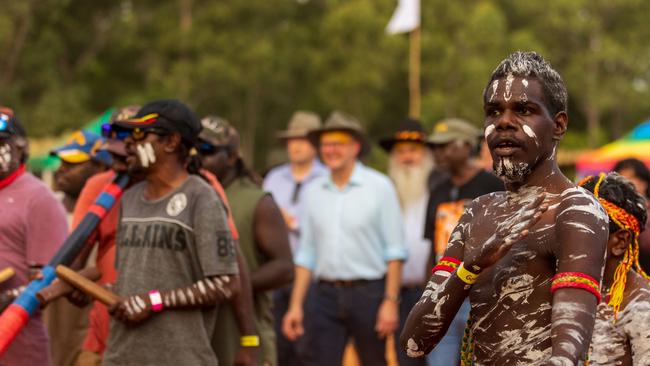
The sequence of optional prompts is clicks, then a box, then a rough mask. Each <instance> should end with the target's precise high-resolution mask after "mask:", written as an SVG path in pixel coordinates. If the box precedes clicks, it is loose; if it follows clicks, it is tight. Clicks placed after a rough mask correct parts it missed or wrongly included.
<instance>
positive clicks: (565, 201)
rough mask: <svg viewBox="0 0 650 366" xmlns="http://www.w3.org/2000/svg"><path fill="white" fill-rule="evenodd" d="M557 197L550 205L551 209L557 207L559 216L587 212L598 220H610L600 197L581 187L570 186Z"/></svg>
mask: <svg viewBox="0 0 650 366" xmlns="http://www.w3.org/2000/svg"><path fill="white" fill-rule="evenodd" d="M556 197H557V201H556V202H555V204H553V205H552V206H550V207H549V210H553V209H556V214H557V216H558V217H560V216H562V215H564V214H573V215H576V214H585V215H588V216H593V217H595V218H596V219H597V220H598V221H603V222H609V219H608V218H607V213H606V212H605V210H604V209H603V208H602V206H601V205H600V203H599V202H598V199H597V198H596V197H594V195H593V194H591V193H590V192H589V191H587V190H585V189H583V188H581V187H578V186H572V187H569V188H567V189H565V190H564V191H562V193H560V194H559V195H556Z"/></svg>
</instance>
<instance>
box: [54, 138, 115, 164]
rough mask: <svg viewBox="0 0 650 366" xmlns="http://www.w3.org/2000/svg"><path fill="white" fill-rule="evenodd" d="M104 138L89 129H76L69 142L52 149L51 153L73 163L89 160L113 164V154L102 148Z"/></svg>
mask: <svg viewBox="0 0 650 366" xmlns="http://www.w3.org/2000/svg"><path fill="white" fill-rule="evenodd" d="M103 145H104V139H103V138H102V137H101V136H99V135H97V134H95V133H92V132H89V131H84V130H80V131H76V132H75V133H73V134H72V136H71V137H70V139H69V140H68V142H67V143H66V144H65V145H63V146H61V147H58V148H56V149H54V150H52V151H50V155H52V156H57V157H58V158H59V159H61V160H63V161H65V162H67V163H72V164H78V163H84V162H86V161H88V160H94V161H96V162H99V163H102V164H105V165H111V164H112V163H113V158H112V157H111V154H110V153H109V152H108V151H106V150H103V149H102V146H103Z"/></svg>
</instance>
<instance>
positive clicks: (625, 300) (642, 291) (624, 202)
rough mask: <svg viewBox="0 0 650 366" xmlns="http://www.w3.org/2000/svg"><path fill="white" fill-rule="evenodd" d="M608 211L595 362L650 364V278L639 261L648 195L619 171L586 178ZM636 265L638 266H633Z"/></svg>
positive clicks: (593, 352)
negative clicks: (619, 173)
mask: <svg viewBox="0 0 650 366" xmlns="http://www.w3.org/2000/svg"><path fill="white" fill-rule="evenodd" d="M580 185H581V186H582V187H583V188H585V189H587V190H589V191H591V192H593V193H594V195H595V196H596V198H598V201H600V204H601V205H602V206H603V207H604V208H605V211H607V215H608V216H609V219H610V221H609V232H610V234H609V241H608V243H607V260H606V262H605V273H604V275H603V288H602V296H603V299H604V302H603V303H601V304H600V305H598V312H597V314H596V325H595V326H594V335H593V338H592V341H591V351H590V354H589V362H590V365H591V366H601V365H602V366H605V365H635V366H636V365H638V366H645V365H650V327H649V325H650V282H648V279H649V278H648V275H647V274H646V273H645V272H644V271H643V269H642V268H641V266H640V265H639V242H638V238H639V234H640V233H641V231H643V228H644V226H643V225H640V223H645V222H646V217H647V211H646V200H645V198H644V197H643V196H641V195H640V194H639V193H637V191H636V190H635V189H634V186H633V185H632V184H631V183H630V182H629V181H628V180H626V179H625V178H623V177H622V176H621V175H618V174H617V173H610V174H607V175H605V174H603V173H601V174H600V175H599V176H596V177H587V178H585V179H584V180H583V181H582V182H581V183H580ZM633 267H634V269H636V271H634V270H633Z"/></svg>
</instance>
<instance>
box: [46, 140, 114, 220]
mask: <svg viewBox="0 0 650 366" xmlns="http://www.w3.org/2000/svg"><path fill="white" fill-rule="evenodd" d="M103 144H104V140H103V139H102V137H101V136H99V135H97V134H95V133H92V132H89V131H83V130H82V131H76V132H75V133H73V134H72V136H71V137H70V139H69V140H68V142H67V143H66V144H65V145H63V146H60V147H58V148H56V149H54V150H52V151H50V155H51V156H55V157H57V158H59V160H60V161H61V165H60V166H59V168H58V169H57V170H56V172H55V173H54V179H55V182H56V188H57V189H58V190H60V191H61V192H63V194H64V197H63V205H64V206H65V208H66V210H67V211H68V212H70V213H71V212H72V211H73V210H74V205H75V204H76V202H77V199H78V198H79V194H80V193H81V189H82V188H83V186H84V184H85V183H86V181H87V180H88V178H90V177H92V176H93V175H95V174H97V173H100V172H103V171H105V170H107V169H108V168H109V167H110V166H111V164H112V158H111V155H110V153H109V152H108V151H104V150H102V149H101V146H102V145H103Z"/></svg>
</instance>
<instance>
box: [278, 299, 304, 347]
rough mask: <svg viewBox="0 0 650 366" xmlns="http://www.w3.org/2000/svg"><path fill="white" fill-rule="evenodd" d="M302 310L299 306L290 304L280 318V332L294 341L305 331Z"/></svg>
mask: <svg viewBox="0 0 650 366" xmlns="http://www.w3.org/2000/svg"><path fill="white" fill-rule="evenodd" d="M302 322H303V312H302V308H301V307H299V306H291V307H289V310H288V311H287V313H286V314H284V318H283V319H282V333H284V336H285V337H287V338H288V339H289V340H291V341H295V340H296V339H298V338H299V337H301V336H302V335H303V334H304V333H305V328H304V327H303V323H302Z"/></svg>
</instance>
